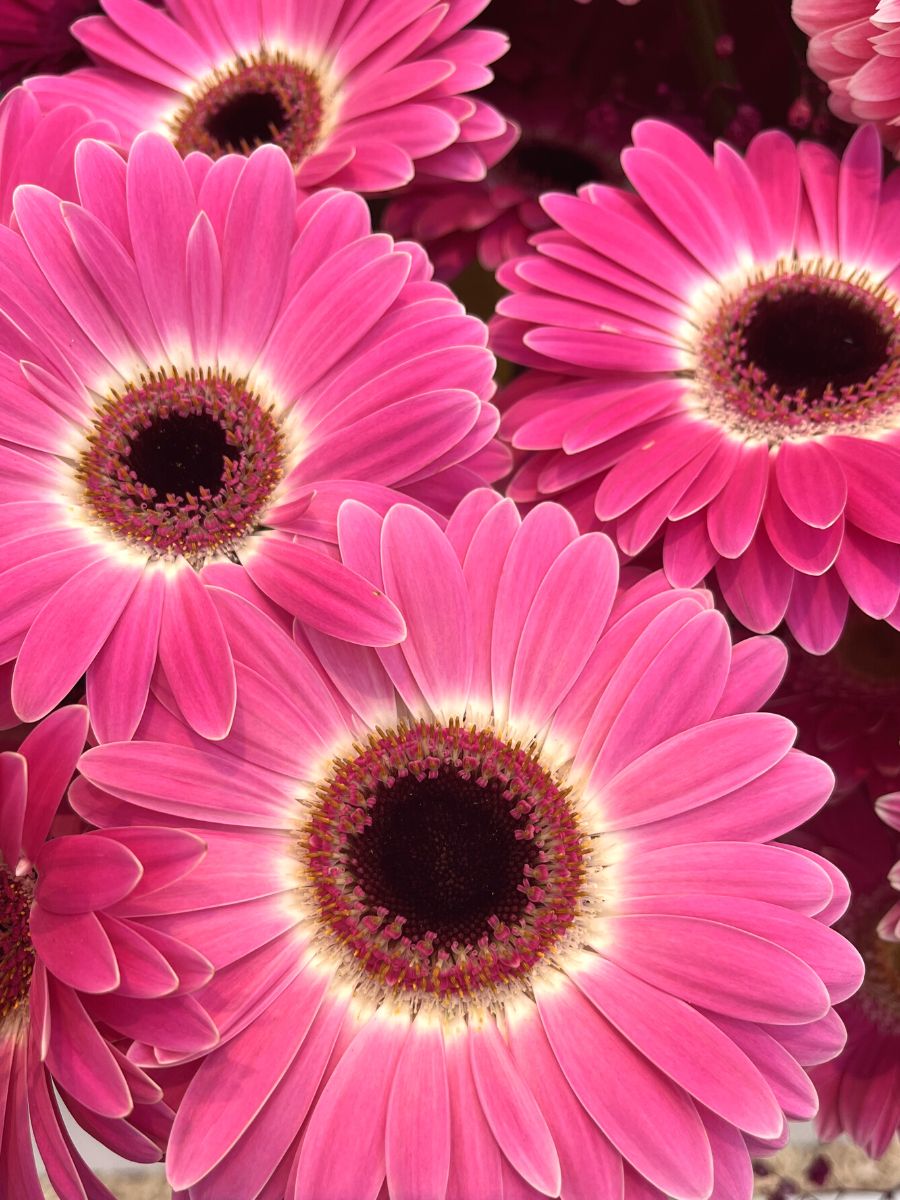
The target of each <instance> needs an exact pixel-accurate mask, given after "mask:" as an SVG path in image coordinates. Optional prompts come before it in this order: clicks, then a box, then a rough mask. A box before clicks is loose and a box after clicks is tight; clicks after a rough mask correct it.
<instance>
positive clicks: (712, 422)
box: [495, 121, 900, 653]
mask: <svg viewBox="0 0 900 1200" xmlns="http://www.w3.org/2000/svg"><path fill="white" fill-rule="evenodd" d="M634 140H635V145H634V147H633V148H631V149H628V150H626V151H625V153H624V155H623V166H624V169H625V172H626V174H627V175H628V177H629V179H630V180H631V182H632V183H633V185H634V187H635V189H636V191H637V195H629V194H626V193H624V192H621V191H618V190H616V189H613V188H609V187H601V186H588V187H585V188H583V189H581V191H580V192H579V194H578V195H577V196H568V195H548V196H545V197H544V198H543V204H544V207H545V208H546V210H547V212H548V213H549V214H550V216H552V217H553V219H554V221H555V223H556V228H554V229H553V230H550V231H547V232H546V233H542V234H538V235H537V236H536V238H535V250H536V252H535V253H534V254H532V255H530V256H528V257H525V258H522V259H518V260H514V261H513V262H511V263H509V264H507V265H506V266H505V267H504V268H503V269H502V271H501V273H500V276H499V278H500V282H501V283H503V284H504V285H505V286H506V287H508V288H510V289H511V290H512V292H513V295H511V296H509V297H506V298H504V299H503V300H501V301H500V303H499V305H498V309H499V311H500V312H501V313H502V314H503V316H502V317H500V318H498V319H497V323H496V329H495V334H496V349H497V350H498V352H499V353H501V354H502V355H504V356H505V357H508V358H511V359H513V360H514V361H517V362H521V363H523V364H525V365H527V366H529V367H532V368H534V370H533V371H532V372H530V373H528V374H526V375H525V376H523V377H522V379H520V380H517V381H516V382H515V383H514V384H513V386H512V388H511V389H510V390H509V392H508V395H507V410H508V411H507V412H506V416H505V422H506V424H505V432H506V435H507V436H508V437H509V439H510V440H511V442H512V444H513V445H514V446H515V447H517V448H519V449H521V450H526V451H532V452H533V453H531V454H529V455H527V456H526V458H525V461H524V462H523V463H522V466H521V468H520V470H519V471H518V473H517V475H516V476H515V477H514V479H513V482H512V484H511V487H510V495H511V496H513V497H514V498H515V499H517V500H523V501H534V500H537V499H539V498H540V497H542V496H546V495H559V496H560V497H561V498H563V497H564V498H566V501H567V502H568V503H569V504H571V505H572V506H573V510H574V511H577V512H578V513H579V517H580V519H582V520H586V521H591V520H592V519H593V518H594V516H596V518H599V519H600V520H601V521H602V522H605V523H607V527H608V528H609V529H610V530H611V531H614V534H615V537H616V539H617V541H618V543H619V545H620V547H621V548H622V550H623V551H625V552H626V553H627V554H637V553H638V552H640V551H641V550H642V549H643V548H644V547H645V546H647V545H648V544H649V543H650V542H651V541H653V540H654V539H655V538H656V537H657V536H658V535H660V534H662V536H663V555H664V562H665V567H666V571H667V572H668V575H669V577H670V579H671V580H672V581H673V582H674V583H676V584H678V585H686V586H692V585H694V584H696V583H697V581H698V580H700V579H701V578H702V577H703V576H704V575H705V574H706V573H707V572H709V571H710V570H712V569H713V568H715V571H716V575H717V578H718V583H719V586H720V588H721V591H722V594H723V595H724V597H725V600H726V602H727V603H728V605H729V606H730V607H731V609H732V611H733V612H734V613H735V615H736V616H737V617H738V618H739V620H741V621H742V622H743V624H745V625H746V626H748V627H749V628H750V629H753V630H755V631H757V632H764V631H767V630H770V629H773V628H774V627H775V626H776V625H777V624H778V623H779V621H781V620H782V618H785V617H786V619H787V623H788V626H789V627H790V629H791V631H792V632H793V634H794V636H795V637H796V638H797V640H798V642H800V644H801V645H802V646H804V647H805V648H806V649H808V650H811V651H813V652H814V653H824V652H825V651H826V650H828V649H829V648H830V647H831V646H833V645H834V643H835V642H836V641H837V638H838V636H839V635H840V632H841V629H842V628H843V625H844V620H845V617H846V614H847V608H848V602H849V599H852V600H853V601H854V602H855V603H856V604H857V605H858V606H859V607H860V608H861V609H862V610H863V612H865V613H868V614H869V615H870V616H872V617H876V618H879V619H880V618H884V617H887V618H888V619H889V620H891V621H892V622H893V623H895V624H896V623H898V622H900V607H898V603H897V601H898V594H900V432H898V426H900V408H898V404H897V394H898V377H900V275H898V274H897V271H896V269H897V267H898V264H900V233H898V226H897V222H896V220H895V214H894V208H895V197H896V196H897V194H898V185H900V174H897V175H895V176H892V177H891V178H890V179H889V180H888V181H887V183H886V184H885V186H884V192H883V194H882V186H881V149H880V143H879V141H878V137H877V135H876V132H875V130H874V129H873V128H872V127H871V126H869V127H866V128H864V129H862V130H860V131H858V132H857V134H856V135H855V137H854V139H853V141H852V142H851V144H850V146H849V148H848V149H847V151H846V153H845V155H844V158H843V161H842V162H840V163H839V162H838V160H837V158H836V157H835V156H834V155H833V154H832V153H831V152H830V151H829V150H827V149H826V148H825V147H823V146H820V145H816V144H813V143H804V144H801V145H800V146H799V147H798V146H795V145H794V143H793V142H791V141H790V139H789V138H788V137H787V136H786V135H785V134H783V133H778V132H774V131H772V132H767V133H764V134H761V135H759V136H758V137H757V138H755V139H754V140H753V141H752V142H751V144H750V146H749V149H748V152H747V157H746V160H745V159H743V158H741V157H740V156H739V155H738V154H737V153H735V151H733V150H732V149H731V148H730V147H729V146H727V145H725V144H722V143H720V144H719V145H718V146H717V147H716V153H715V157H714V159H713V160H712V161H711V160H710V158H709V157H708V156H707V155H706V154H705V153H704V152H703V151H702V150H701V149H700V147H699V146H697V145H696V143H694V142H693V141H692V140H691V139H690V138H689V137H687V136H686V135H685V134H683V133H681V132H679V131H678V130H676V129H674V128H672V127H670V126H667V125H664V124H662V123H660V122H657V121H643V122H640V123H639V124H638V125H636V126H635V129H634Z"/></svg>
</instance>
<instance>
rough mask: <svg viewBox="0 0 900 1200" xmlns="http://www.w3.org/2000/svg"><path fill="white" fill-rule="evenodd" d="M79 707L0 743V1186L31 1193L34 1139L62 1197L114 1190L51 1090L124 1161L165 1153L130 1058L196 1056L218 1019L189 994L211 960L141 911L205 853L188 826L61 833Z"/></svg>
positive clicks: (156, 1094)
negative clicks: (90, 1160)
mask: <svg viewBox="0 0 900 1200" xmlns="http://www.w3.org/2000/svg"><path fill="white" fill-rule="evenodd" d="M87 729H88V714H87V710H86V709H85V708H84V707H82V706H79V705H70V706H67V707H64V708H60V709H58V710H57V711H56V712H54V713H53V714H52V715H51V716H49V717H48V718H47V719H46V720H45V721H42V722H41V723H40V724H39V725H37V726H36V727H35V728H34V729H33V730H32V731H31V732H30V733H29V734H28V735H27V737H26V738H25V739H24V740H23V741H22V743H21V745H20V746H19V748H18V751H16V752H12V751H8V752H4V753H2V754H0V1096H2V1097H3V1101H4V1102H3V1104H2V1105H0V1149H2V1153H0V1191H2V1194H3V1195H4V1196H10V1197H12V1196H15V1197H17V1198H18V1197H22V1200H40V1197H41V1196H42V1195H43V1191H42V1188H41V1185H40V1183H39V1180H38V1175H37V1170H36V1167H35V1162H34V1156H33V1152H32V1136H33V1137H34V1142H35V1143H36V1145H37V1148H38V1150H39V1151H40V1154H41V1157H42V1159H43V1162H44V1166H45V1168H46V1171H47V1173H48V1175H49V1177H50V1181H51V1183H52V1184H53V1186H54V1188H55V1189H56V1192H57V1193H58V1194H59V1195H60V1196H84V1195H85V1194H88V1195H90V1196H95V1197H98V1198H100V1197H107V1198H111V1194H110V1193H109V1192H108V1191H107V1190H106V1189H105V1188H104V1187H102V1185H101V1184H100V1183H99V1182H98V1181H97V1180H96V1179H94V1177H93V1175H92V1174H91V1172H90V1170H89V1168H88V1167H87V1166H86V1165H85V1163H84V1162H83V1161H82V1159H81V1157H80V1155H79V1154H78V1151H77V1150H76V1149H75V1147H74V1145H73V1144H72V1141H71V1139H70V1136H69V1133H68V1131H67V1129H66V1127H65V1126H64V1125H63V1122H62V1118H61V1115H60V1109H59V1104H58V1099H57V1096H58V1097H59V1098H61V1099H62V1101H63V1103H64V1104H65V1106H66V1108H67V1109H68V1111H69V1112H70V1113H72V1115H73V1116H74V1117H75V1118H76V1120H77V1121H78V1122H79V1123H80V1124H82V1125H83V1126H84V1127H85V1128H86V1129H87V1130H88V1131H89V1132H90V1133H92V1134H93V1135H94V1136H95V1137H97V1138H99V1139H100V1140H102V1141H104V1142H105V1143H106V1144H107V1145H109V1146H111V1147H112V1148H114V1149H116V1150H118V1151H119V1153H121V1154H124V1155H126V1156H128V1157H129V1158H131V1159H133V1160H134V1161H136V1162H154V1161H156V1160H157V1159H159V1158H160V1157H161V1156H162V1144H163V1140H164V1137H165V1133H166V1132H167V1130H168V1127H169V1125H170V1124H171V1119H172V1112H171V1109H170V1108H169V1106H168V1105H166V1104H164V1103H163V1102H162V1099H161V1098H162V1092H161V1091H160V1089H159V1088H158V1087H157V1086H156V1085H155V1084H154V1083H153V1082H152V1080H151V1079H150V1078H149V1076H147V1074H146V1073H145V1072H144V1071H142V1070H141V1069H140V1068H139V1067H137V1066H136V1065H135V1064H134V1063H132V1062H131V1061H130V1060H129V1059H128V1057H127V1056H126V1051H127V1050H128V1046H129V1044H130V1039H131V1038H132V1037H134V1036H135V1035H137V1034H141V1035H143V1037H144V1038H145V1039H146V1040H148V1041H151V1042H152V1043H153V1044H154V1046H155V1047H156V1048H157V1051H158V1053H160V1054H165V1053H166V1052H169V1053H174V1054H176V1055H178V1054H184V1053H186V1052H190V1051H193V1052H199V1051H200V1050H202V1049H203V1048H204V1047H205V1048H209V1047H210V1046H212V1045H214V1044H215V1042H216V1041H217V1037H218V1035H217V1031H216V1029H215V1027H214V1025H213V1024H212V1022H211V1021H210V1019H209V1017H208V1016H207V1014H206V1013H205V1012H204V1010H203V1009H202V1008H201V1007H200V1005H199V1004H198V1003H197V1002H196V1000H195V999H194V998H193V997H192V996H191V995H190V993H191V992H192V991H194V990H195V989H196V988H197V987H199V986H200V985H202V984H205V983H206V982H208V980H209V979H210V976H211V974H212V967H211V965H210V963H209V962H208V960H207V959H205V958H204V957H203V956H202V955H201V954H199V953H197V952H196V951H195V950H193V949H192V948H191V947H190V946H188V945H186V944H185V943H183V942H182V941H180V940H178V939H176V938H174V937H172V936H170V935H167V934H165V933H163V932H160V931H158V930H156V929H154V928H152V927H150V926H149V925H148V924H146V923H144V922H143V921H142V920H140V919H139V917H138V916H137V914H139V912H140V909H141V905H142V902H143V900H142V898H143V896H144V895H145V894H155V893H158V894H160V895H166V894H168V891H167V889H169V888H171V887H172V886H174V885H177V883H178V882H179V881H180V880H181V879H182V878H184V876H186V875H187V874H188V873H189V872H190V871H191V869H192V868H193V867H194V866H195V865H196V864H197V862H198V861H199V860H200V859H202V857H203V855H204V853H205V848H204V845H203V842H202V841H201V840H200V838H198V837H197V836H196V835H195V834H193V833H189V832H186V831H182V830H176V829H164V828H143V827H137V826H134V825H132V826H130V827H128V828H120V829H116V828H107V829H104V830H102V831H101V830H93V831H87V832H77V833H74V834H65V833H60V828H61V827H63V826H65V824H66V823H68V824H69V825H71V821H68V822H66V819H65V818H64V817H63V818H62V820H58V819H57V818H58V815H59V814H60V812H61V810H60V804H61V801H62V797H63V794H64V792H65V789H66V788H67V786H68V784H69V781H70V779H71V777H72V773H73V771H74V768H75V763H76V761H77V760H78V757H79V755H80V754H81V751H82V749H83V748H84V742H85V737H86V734H87Z"/></svg>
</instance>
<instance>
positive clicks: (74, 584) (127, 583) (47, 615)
mask: <svg viewBox="0 0 900 1200" xmlns="http://www.w3.org/2000/svg"><path fill="white" fill-rule="evenodd" d="M139 579H140V573H139V572H138V571H137V570H134V569H133V568H131V567H125V568H123V567H122V565H121V564H120V563H118V562H116V561H115V560H114V559H100V560H98V561H97V562H94V563H91V564H90V566H87V567H84V568H83V569H82V570H81V571H79V572H78V574H77V575H73V576H72V578H71V579H69V580H68V582H67V583H65V584H64V585H63V586H62V587H61V588H60V589H59V590H58V591H57V592H55V593H54V595H53V596H51V597H50V599H49V600H48V601H47V603H46V604H45V605H44V607H43V608H42V609H41V611H40V612H39V613H38V614H37V616H36V617H35V619H34V621H33V622H32V624H31V628H30V629H29V631H28V633H27V634H26V637H25V641H24V642H23V643H22V649H21V650H20V652H19V657H18V660H17V662H16V670H15V674H14V675H13V690H12V698H13V704H14V705H15V708H16V711H17V712H18V714H19V716H20V717H21V718H22V720H23V721H35V720H37V719H38V718H39V717H42V716H44V715H45V714H46V713H48V712H49V711H50V709H51V708H53V707H54V705H56V704H58V703H59V702H60V700H62V698H63V697H64V696H65V694H66V693H67V692H68V691H70V690H71V688H72V687H74V685H75V684H76V683H77V682H78V679H79V678H80V677H81V676H82V675H83V674H84V671H85V669H86V667H87V666H88V665H89V664H90V663H91V662H92V661H93V659H94V658H95V656H96V655H97V653H98V652H99V650H100V648H101V647H102V645H103V643H104V642H105V641H106V639H107V638H108V637H109V635H110V633H111V632H112V630H113V628H114V627H115V624H116V622H117V621H118V619H119V616H120V614H121V612H122V610H123V609H124V607H125V605H126V604H127V603H128V600H129V597H130V596H131V594H132V592H133V591H134V589H135V587H136V586H137V583H138V580H139Z"/></svg>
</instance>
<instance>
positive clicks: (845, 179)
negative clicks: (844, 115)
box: [838, 27, 882, 267]
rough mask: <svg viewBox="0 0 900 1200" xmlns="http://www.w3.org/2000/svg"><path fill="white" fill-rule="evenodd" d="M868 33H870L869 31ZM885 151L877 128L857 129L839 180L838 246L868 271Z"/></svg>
mask: <svg viewBox="0 0 900 1200" xmlns="http://www.w3.org/2000/svg"><path fill="white" fill-rule="evenodd" d="M866 32H868V27H867V30H866ZM881 159H882V148H881V139H880V138H879V136H878V130H877V129H876V127H875V126H874V125H864V126H863V127H862V128H861V129H857V131H856V133H854V135H853V137H852V138H851V139H850V144H849V145H848V146H847V149H846V150H845V151H844V156H843V158H842V160H841V167H840V175H839V178H838V245H839V250H840V256H841V261H842V262H845V263H849V264H851V265H853V266H865V267H868V265H869V263H868V260H867V257H866V256H867V252H868V250H869V246H870V245H871V243H872V237H873V235H874V233H875V226H876V223H877V220H878V212H879V202H880V198H881Z"/></svg>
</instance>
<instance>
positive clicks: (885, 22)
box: [791, 0, 900, 157]
mask: <svg viewBox="0 0 900 1200" xmlns="http://www.w3.org/2000/svg"><path fill="white" fill-rule="evenodd" d="M791 15H792V16H793V18H794V21H795V22H796V23H797V25H799V26H800V28H801V29H802V30H803V32H804V33H807V34H809V35H810V42H809V48H808V52H807V60H808V62H809V65H810V67H811V68H812V70H813V71H815V73H816V74H817V75H818V76H819V78H820V79H823V80H825V82H826V83H827V84H828V86H829V88H830V90H831V97H830V100H829V104H830V107H831V108H832V110H833V111H834V113H835V114H836V115H837V116H839V117H840V118H841V120H843V121H851V122H853V123H854V124H856V125H859V124H861V123H862V122H864V121H871V122H873V123H874V124H875V125H876V127H877V129H878V132H879V133H880V134H881V137H882V140H883V141H884V144H885V145H886V146H887V147H888V149H889V150H890V151H891V153H892V154H894V156H895V157H896V156H897V154H898V152H900V129H898V120H897V119H898V118H900V103H898V99H897V97H898V92H900V69H898V66H897V58H896V46H897V40H898V37H900V8H898V6H897V3H896V0H846V2H845V3H838V4H833V3H829V2H828V0H793V4H792V6H791Z"/></svg>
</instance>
